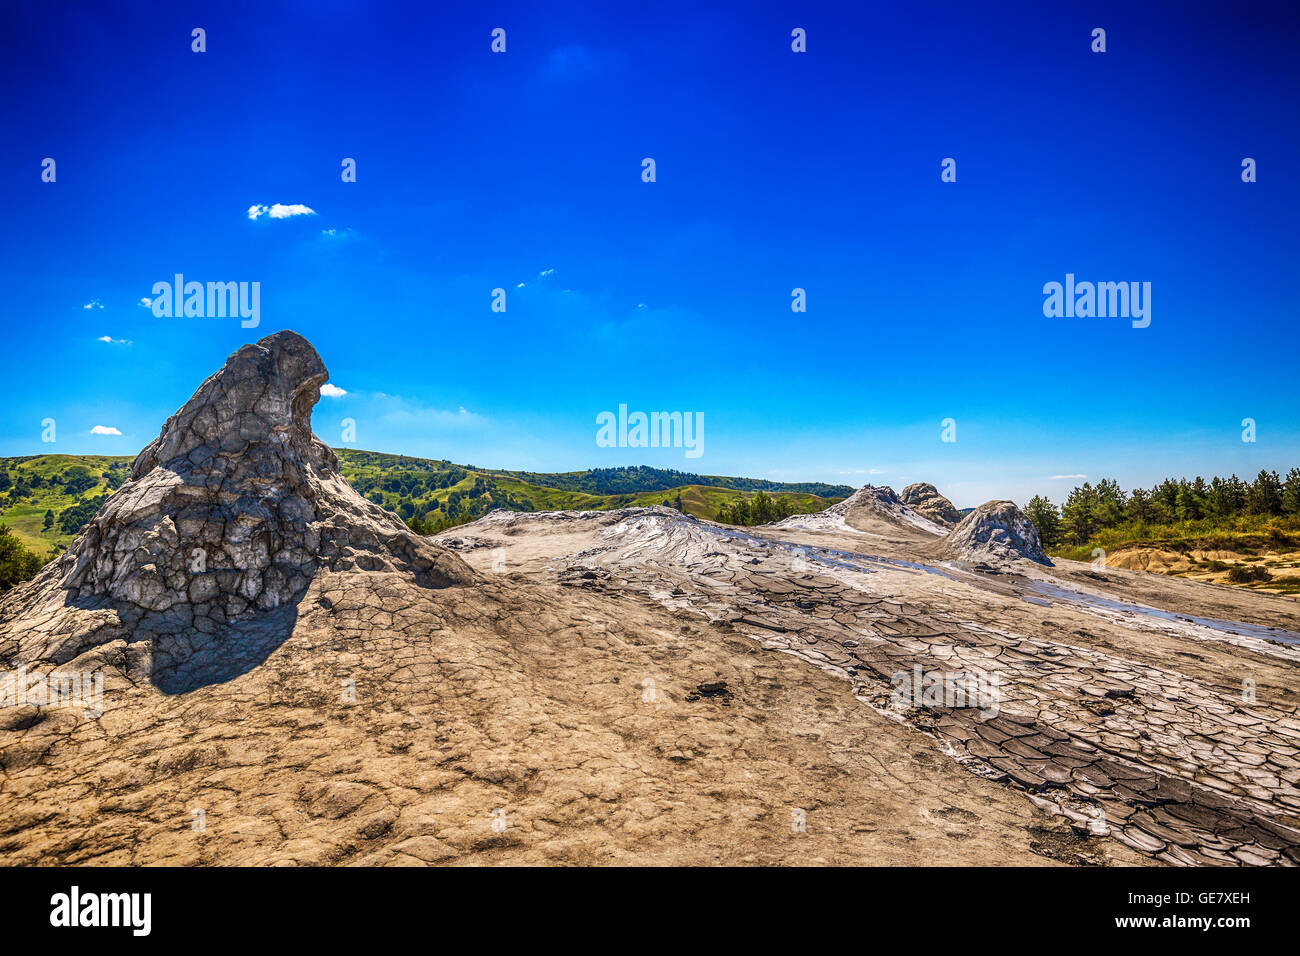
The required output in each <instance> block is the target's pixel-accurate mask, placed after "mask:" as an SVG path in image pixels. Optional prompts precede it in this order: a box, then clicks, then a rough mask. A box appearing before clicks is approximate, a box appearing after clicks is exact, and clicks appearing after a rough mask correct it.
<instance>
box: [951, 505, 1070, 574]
mask: <svg viewBox="0 0 1300 956" xmlns="http://www.w3.org/2000/svg"><path fill="white" fill-rule="evenodd" d="M938 550H939V551H940V553H942V554H943V555H944V556H946V557H950V558H957V559H959V560H963V561H988V560H994V561H1014V560H1016V559H1018V558H1028V559H1029V560H1030V561H1036V562H1037V563H1039V564H1044V565H1047V566H1049V567H1050V566H1051V564H1052V562H1051V561H1050V560H1048V557H1047V555H1046V554H1044V553H1043V545H1042V542H1041V541H1040V540H1039V538H1038V529H1037V528H1035V527H1034V523H1033V522H1032V521H1030V520H1029V519H1028V518H1027V517H1026V516H1025V514H1024V513H1023V512H1022V511H1021V510H1020V509H1019V508H1017V507H1016V505H1015V502H1012V501H986V502H984V504H982V505H980V506H979V507H978V508H976V509H975V510H974V511H972V512H971V513H970V514H968V515H967V516H966V517H965V518H963V519H962V520H961V522H960V523H959V524H958V525H957V527H955V528H953V529H952V531H951V532H949V534H948V537H947V538H945V539H944V540H943V542H942V544H941V545H940V547H939V549H938Z"/></svg>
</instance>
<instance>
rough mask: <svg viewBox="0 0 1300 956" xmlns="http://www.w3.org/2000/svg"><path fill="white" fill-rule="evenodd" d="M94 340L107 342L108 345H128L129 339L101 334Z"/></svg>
mask: <svg viewBox="0 0 1300 956" xmlns="http://www.w3.org/2000/svg"><path fill="white" fill-rule="evenodd" d="M95 341H96V342H107V343H108V344H109V345H130V344H131V340H130V339H115V338H113V336H111V335H101V336H100V337H99V338H97V339H95Z"/></svg>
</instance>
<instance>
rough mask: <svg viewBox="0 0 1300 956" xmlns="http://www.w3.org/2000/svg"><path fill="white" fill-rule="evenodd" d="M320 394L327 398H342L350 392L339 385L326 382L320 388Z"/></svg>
mask: <svg viewBox="0 0 1300 956" xmlns="http://www.w3.org/2000/svg"><path fill="white" fill-rule="evenodd" d="M320 393H321V394H322V395H324V396H325V397H326V398H342V397H343V396H344V395H346V394H347V393H348V392H347V389H345V388H339V387H338V386H337V385H334V384H332V383H330V382H326V383H325V384H324V385H322V386H321V387H320Z"/></svg>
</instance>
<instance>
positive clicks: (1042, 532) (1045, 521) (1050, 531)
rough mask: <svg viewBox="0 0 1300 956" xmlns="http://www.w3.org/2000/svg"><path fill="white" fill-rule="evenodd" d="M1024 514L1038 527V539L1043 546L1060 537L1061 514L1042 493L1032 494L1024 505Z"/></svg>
mask: <svg viewBox="0 0 1300 956" xmlns="http://www.w3.org/2000/svg"><path fill="white" fill-rule="evenodd" d="M1025 515H1026V517H1028V518H1029V520H1030V521H1032V522H1033V523H1034V527H1035V528H1037V529H1038V539H1039V540H1040V541H1041V542H1042V543H1043V547H1044V548H1048V547H1051V546H1052V545H1054V544H1056V543H1057V542H1058V541H1059V540H1060V537H1061V515H1060V512H1058V511H1057V510H1056V505H1054V504H1052V503H1051V502H1050V501H1048V500H1047V499H1046V498H1044V497H1043V496H1042V495H1034V497H1032V498H1030V499H1029V503H1028V504H1026V505H1025Z"/></svg>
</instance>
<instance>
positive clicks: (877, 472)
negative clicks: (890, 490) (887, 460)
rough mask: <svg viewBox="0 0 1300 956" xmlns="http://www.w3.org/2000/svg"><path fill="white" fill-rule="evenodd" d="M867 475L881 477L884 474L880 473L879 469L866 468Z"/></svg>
mask: <svg viewBox="0 0 1300 956" xmlns="http://www.w3.org/2000/svg"><path fill="white" fill-rule="evenodd" d="M867 474H869V475H883V474H884V472H883V471H881V470H880V469H879V468H868V469H867Z"/></svg>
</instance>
